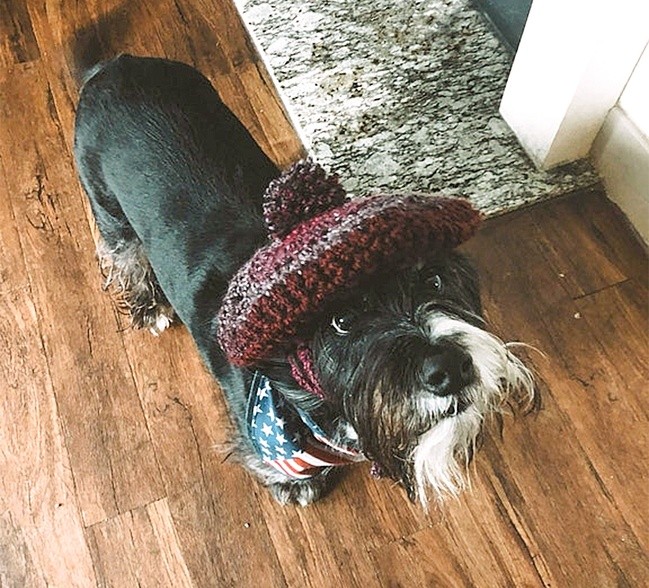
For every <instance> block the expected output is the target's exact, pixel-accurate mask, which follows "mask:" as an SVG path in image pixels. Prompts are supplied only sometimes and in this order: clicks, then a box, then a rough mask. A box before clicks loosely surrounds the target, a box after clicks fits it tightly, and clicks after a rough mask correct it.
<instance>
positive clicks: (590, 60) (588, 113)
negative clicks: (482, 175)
mask: <svg viewBox="0 0 649 588" xmlns="http://www.w3.org/2000/svg"><path fill="white" fill-rule="evenodd" d="M647 40H649V0H534V2H533V4H532V8H531V10H530V14H529V17H528V20H527V24H526V26H525V31H524V32H523V37H522V39H521V43H520V45H519V48H518V52H517V53H516V58H515V59H514V64H513V67H512V70H511V73H510V76H509V79H508V82H507V87H506V89H505V93H504V95H503V99H502V103H501V108H500V111H501V114H502V116H503V118H504V119H505V121H507V123H508V124H509V126H510V127H511V128H512V129H513V131H514V132H515V133H516V135H517V137H518V139H519V141H520V143H521V145H522V146H523V147H524V148H525V150H526V151H527V153H528V154H529V155H530V157H531V158H532V160H533V161H534V162H535V163H536V165H537V166H538V167H539V168H542V169H548V168H551V167H553V166H556V165H559V164H562V163H566V162H568V161H573V160H575V159H580V158H583V157H586V156H588V153H589V152H590V149H591V145H592V142H593V140H594V138H595V136H596V135H597V133H598V132H599V129H600V128H601V126H602V124H603V122H604V119H605V118H606V115H607V113H608V112H609V110H610V109H611V108H612V107H613V106H614V105H615V104H616V103H617V101H618V99H619V97H620V94H621V93H622V90H623V88H624V86H625V85H626V83H627V80H628V79H629V76H630V75H631V72H632V71H633V68H634V67H635V65H636V63H637V61H638V58H639V56H640V55H641V53H642V50H643V48H644V47H645V45H646V43H647Z"/></svg>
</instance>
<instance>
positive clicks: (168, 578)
mask: <svg viewBox="0 0 649 588" xmlns="http://www.w3.org/2000/svg"><path fill="white" fill-rule="evenodd" d="M89 531H90V533H91V536H92V546H93V555H94V560H95V565H96V568H97V570H98V573H99V575H100V577H101V579H102V585H104V586H114V587H115V588H122V587H124V586H141V587H143V588H144V587H146V586H151V587H152V588H162V587H165V586H168V587H170V588H183V587H188V588H189V587H192V586H194V584H193V582H192V579H191V577H190V575H189V570H188V569H187V566H186V565H185V562H184V559H183V556H182V553H181V550H180V545H179V543H178V537H177V535H176V532H175V529H174V525H173V520H172V517H171V512H170V511H169V505H168V503H167V500H166V499H163V500H159V501H156V502H153V503H151V504H148V505H146V506H142V507H140V508H137V509H134V510H132V511H128V512H125V513H123V514H121V515H119V516H117V517H114V518H112V519H109V520H107V521H104V522H102V523H97V524H96V525H94V526H92V527H91V528H90V529H89ZM143 556H144V557H143Z"/></svg>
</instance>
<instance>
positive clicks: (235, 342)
mask: <svg viewBox="0 0 649 588" xmlns="http://www.w3.org/2000/svg"><path fill="white" fill-rule="evenodd" d="M264 216H265V218H266V223H267V225H268V229H269V236H270V241H269V243H268V244H267V245H265V246H264V247H262V248H261V249H259V250H258V251H257V252H256V253H255V254H254V255H253V256H252V258H251V259H250V260H249V261H248V262H247V263H246V264H244V265H243V266H242V267H241V268H240V269H239V271H238V272H237V273H236V274H235V275H234V277H233V278H232V280H231V281H230V284H229V287H228V290H227V292H226V294H225V297H224V299H223V304H222V306H221V309H220V312H219V316H218V321H219V324H218V339H219V343H220V345H221V347H222V348H223V350H224V351H225V353H226V355H227V356H228V358H229V360H230V362H232V363H233V364H235V365H239V366H246V365H252V364H254V363H256V362H257V361H258V360H262V359H265V358H268V357H270V356H272V355H276V354H278V353H279V352H281V353H283V354H288V353H294V352H295V350H296V348H297V346H298V344H299V341H300V340H301V339H304V338H308V337H309V336H310V335H311V334H312V331H313V329H314V325H315V324H316V322H317V320H318V312H319V311H321V309H322V307H323V305H325V304H326V303H327V302H328V301H330V300H331V297H332V295H335V294H338V293H339V292H341V291H343V290H344V289H348V288H350V287H353V286H354V285H356V284H358V283H359V281H361V280H362V279H363V278H365V277H368V276H371V275H372V274H375V273H377V272H382V273H383V272H386V271H391V270H397V269H402V268H405V267H409V266H411V265H414V264H416V263H417V262H419V261H424V260H426V259H428V258H430V257H432V255H434V254H435V253H437V252H439V251H444V250H449V249H452V248H453V247H455V246H457V245H459V244H460V243H462V242H463V241H465V240H466V239H468V238H469V237H471V236H472V235H473V233H474V232H475V231H476V229H477V227H478V225H479V224H480V220H481V215H480V213H479V212H477V211H476V210H475V209H474V208H473V207H472V205H471V204H470V203H469V202H468V201H467V200H464V199H460V198H447V197H442V196H431V195H423V194H377V195H373V196H366V197H362V198H353V199H347V197H346V195H345V191H344V190H343V188H342V186H341V185H340V183H339V181H338V177H337V176H335V175H331V176H327V174H326V173H325V172H324V170H323V169H322V168H321V167H320V166H319V165H317V164H314V163H312V162H311V161H309V160H306V161H301V162H298V163H296V164H295V165H294V166H293V167H291V168H290V169H289V170H288V171H287V172H285V173H284V174H282V175H281V176H280V177H279V178H277V179H276V180H274V181H272V182H271V183H270V185H269V186H268V188H267V189H266V193H265V195H264Z"/></svg>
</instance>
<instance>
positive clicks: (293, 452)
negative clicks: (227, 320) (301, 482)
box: [247, 372, 364, 479]
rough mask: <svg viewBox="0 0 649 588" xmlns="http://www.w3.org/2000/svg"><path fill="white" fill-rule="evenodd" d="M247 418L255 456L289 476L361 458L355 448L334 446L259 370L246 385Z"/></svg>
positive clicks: (305, 475) (302, 476)
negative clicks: (247, 395)
mask: <svg viewBox="0 0 649 588" xmlns="http://www.w3.org/2000/svg"><path fill="white" fill-rule="evenodd" d="M247 417H248V418H247V421H248V429H249V432H250V438H251V440H252V442H253V445H254V446H255V449H256V450H257V453H258V455H259V456H260V457H261V458H262V459H263V461H264V462H266V463H268V464H270V465H272V466H273V467H274V468H275V469H277V470H279V471H280V472H282V473H283V474H286V475H287V476H290V477H292V478H300V479H305V478H311V477H312V476H314V475H316V474H317V473H318V471H319V470H320V469H322V468H327V467H330V466H341V465H348V464H350V463H354V462H357V461H362V460H363V459H364V458H363V456H362V455H361V454H360V453H358V452H357V451H353V450H351V449H349V448H347V447H340V446H337V445H335V444H334V443H333V442H332V441H331V440H330V439H328V438H327V436H326V434H325V432H324V431H323V430H322V428H321V427H319V426H318V425H317V424H316V423H315V422H314V421H313V419H312V418H311V417H309V415H307V414H306V413H305V412H304V411H302V410H300V409H299V408H297V407H295V406H292V405H291V404H290V403H288V402H287V401H286V399H285V398H284V397H283V396H282V394H280V393H279V392H277V391H276V390H274V389H273V387H272V385H271V383H270V380H269V379H268V378H267V377H266V376H264V375H262V374H260V373H259V372H256V373H255V375H254V377H253V379H252V384H251V386H250V394H249V397H248V415H247Z"/></svg>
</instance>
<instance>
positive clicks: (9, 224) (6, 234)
mask: <svg viewBox="0 0 649 588" xmlns="http://www.w3.org/2000/svg"><path fill="white" fill-rule="evenodd" d="M6 177H7V172H6V170H5V166H4V164H3V161H2V158H1V157H0V226H1V227H2V231H0V259H1V260H2V264H0V296H1V295H2V294H3V293H4V292H7V291H9V290H19V289H25V288H27V286H28V284H29V280H28V276H27V268H26V267H25V262H24V259H23V254H22V250H21V248H20V239H19V238H18V230H17V228H16V219H15V218H14V215H13V210H12V209H11V202H10V200H9V188H8V186H7V183H6V181H5V178H6Z"/></svg>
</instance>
